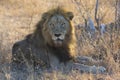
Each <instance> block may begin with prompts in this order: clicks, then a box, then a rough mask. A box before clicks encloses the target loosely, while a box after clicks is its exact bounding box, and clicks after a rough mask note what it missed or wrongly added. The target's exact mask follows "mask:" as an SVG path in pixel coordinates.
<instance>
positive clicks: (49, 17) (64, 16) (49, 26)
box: [42, 8, 73, 47]
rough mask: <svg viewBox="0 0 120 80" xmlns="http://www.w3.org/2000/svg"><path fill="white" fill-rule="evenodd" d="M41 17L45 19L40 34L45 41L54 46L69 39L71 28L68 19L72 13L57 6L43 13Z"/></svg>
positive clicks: (61, 44) (70, 18)
mask: <svg viewBox="0 0 120 80" xmlns="http://www.w3.org/2000/svg"><path fill="white" fill-rule="evenodd" d="M42 18H43V19H44V20H45V22H44V23H43V28H42V34H43V37H44V39H45V41H46V43H47V44H49V45H50V46H55V47H61V46H63V45H64V44H66V42H67V41H66V40H68V39H70V35H72V34H71V32H72V30H73V29H72V25H71V22H70V21H71V20H72V18H73V13H72V12H65V11H64V10H63V9H61V8H57V9H53V10H50V11H48V12H46V13H44V14H43V16H42ZM68 42H69V40H68Z"/></svg>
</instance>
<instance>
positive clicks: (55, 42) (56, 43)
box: [54, 38, 63, 47]
mask: <svg viewBox="0 0 120 80" xmlns="http://www.w3.org/2000/svg"><path fill="white" fill-rule="evenodd" d="M54 44H55V46H56V47H60V46H62V44H63V40H62V39H59V38H58V39H56V40H54Z"/></svg>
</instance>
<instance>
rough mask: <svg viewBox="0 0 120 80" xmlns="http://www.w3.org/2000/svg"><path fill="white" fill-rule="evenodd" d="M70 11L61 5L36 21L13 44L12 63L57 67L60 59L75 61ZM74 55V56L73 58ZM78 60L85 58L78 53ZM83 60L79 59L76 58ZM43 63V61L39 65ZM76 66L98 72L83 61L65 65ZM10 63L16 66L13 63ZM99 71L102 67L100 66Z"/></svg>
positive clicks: (62, 60) (74, 39)
mask: <svg viewBox="0 0 120 80" xmlns="http://www.w3.org/2000/svg"><path fill="white" fill-rule="evenodd" d="M72 18H73V13H72V12H67V11H65V10H64V9H62V8H59V7H58V8H56V9H52V10H50V11H48V12H46V13H44V14H43V15H42V18H41V20H40V21H39V22H38V24H37V25H36V29H35V31H34V32H33V33H32V34H29V35H28V36H27V37H26V38H25V39H24V40H22V41H19V42H17V43H15V44H14V45H13V49H12V63H13V64H14V63H17V64H18V65H19V66H17V67H16V68H19V67H20V65H21V66H22V67H20V68H22V69H23V64H24V63H27V64H33V63H35V64H36V63H40V64H41V65H42V64H43V63H44V64H45V65H48V66H50V67H56V66H57V65H59V64H60V63H69V62H70V63H71V62H72V61H73V62H74V61H75V60H74V59H75V56H76V52H75V51H76V37H75V29H74V27H73V26H72V24H71V20H72ZM76 59H77V58H76ZM78 60H83V62H85V60H87V61H88V62H90V60H89V59H88V58H85V57H79V58H78ZM78 62H79V63H82V61H81V62H80V61H78ZM42 66H43V65H42ZM70 66H72V67H75V68H76V67H77V68H79V69H81V70H82V71H86V72H90V71H91V69H92V71H93V72H97V68H96V67H95V66H94V67H92V66H87V65H82V64H74V63H72V64H70V65H68V67H70ZM12 67H15V66H14V65H13V66H12ZM99 70H100V71H101V70H103V68H100V69H99Z"/></svg>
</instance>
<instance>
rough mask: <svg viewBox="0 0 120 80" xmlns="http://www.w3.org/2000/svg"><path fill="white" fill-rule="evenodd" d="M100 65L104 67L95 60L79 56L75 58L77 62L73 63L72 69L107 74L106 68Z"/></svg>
mask: <svg viewBox="0 0 120 80" xmlns="http://www.w3.org/2000/svg"><path fill="white" fill-rule="evenodd" d="M98 65H99V66H98ZM100 65H102V62H101V61H95V60H94V59H92V58H90V57H87V56H78V57H77V58H75V62H74V63H73V65H72V68H73V70H78V71H80V72H87V73H93V74H97V73H105V72H106V68H105V67H103V66H100Z"/></svg>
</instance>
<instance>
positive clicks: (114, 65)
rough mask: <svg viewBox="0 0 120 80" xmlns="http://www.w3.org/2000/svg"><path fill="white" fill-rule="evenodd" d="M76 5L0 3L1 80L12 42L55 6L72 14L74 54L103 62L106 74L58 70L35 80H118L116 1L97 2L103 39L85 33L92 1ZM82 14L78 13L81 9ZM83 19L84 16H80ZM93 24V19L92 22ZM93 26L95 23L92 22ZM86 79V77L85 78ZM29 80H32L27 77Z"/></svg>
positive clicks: (41, 0) (61, 1)
mask: <svg viewBox="0 0 120 80" xmlns="http://www.w3.org/2000/svg"><path fill="white" fill-rule="evenodd" d="M76 1H78V5H79V6H78V5H76V3H75V2H74V0H0V80H10V71H9V70H10V69H9V68H10V60H11V48H12V45H13V43H15V42H16V41H18V40H21V39H23V38H24V36H25V35H27V34H29V33H31V32H32V31H33V30H34V25H35V24H36V23H37V22H38V20H40V17H41V14H42V13H44V12H45V11H47V10H48V9H50V8H53V7H56V6H58V5H60V6H64V7H65V8H67V9H68V10H71V11H73V12H74V15H75V17H74V20H73V23H74V25H78V24H80V26H76V29H77V30H76V35H77V39H78V49H76V50H77V52H78V54H80V55H87V56H90V57H93V58H94V59H97V60H98V59H99V60H102V61H103V62H104V64H98V65H103V66H105V67H106V68H107V74H102V75H101V74H98V75H93V74H80V73H79V72H77V71H73V72H71V73H69V74H63V73H62V72H61V71H59V72H57V71H55V72H52V73H47V72H45V73H44V75H43V76H42V77H41V76H38V77H37V79H38V80H120V32H119V31H117V30H115V29H114V28H113V27H114V26H115V25H110V23H111V22H113V23H114V22H115V0H100V9H99V11H98V13H99V17H100V19H101V20H100V23H104V24H106V25H107V31H106V33H105V34H104V36H100V34H99V31H97V32H96V34H95V37H94V38H90V37H89V35H88V33H87V32H86V31H85V29H84V27H83V26H82V27H81V25H82V24H83V25H84V19H87V18H88V15H89V16H91V18H92V19H93V20H94V13H95V11H94V9H95V0H81V3H79V0H76ZM79 9H80V10H81V11H82V12H81V11H80V10H79ZM83 16H84V17H83ZM94 22H95V20H94ZM95 23H96V22H95ZM86 76H87V77H86ZM28 80H34V78H33V77H32V76H31V75H30V76H29V78H28Z"/></svg>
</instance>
